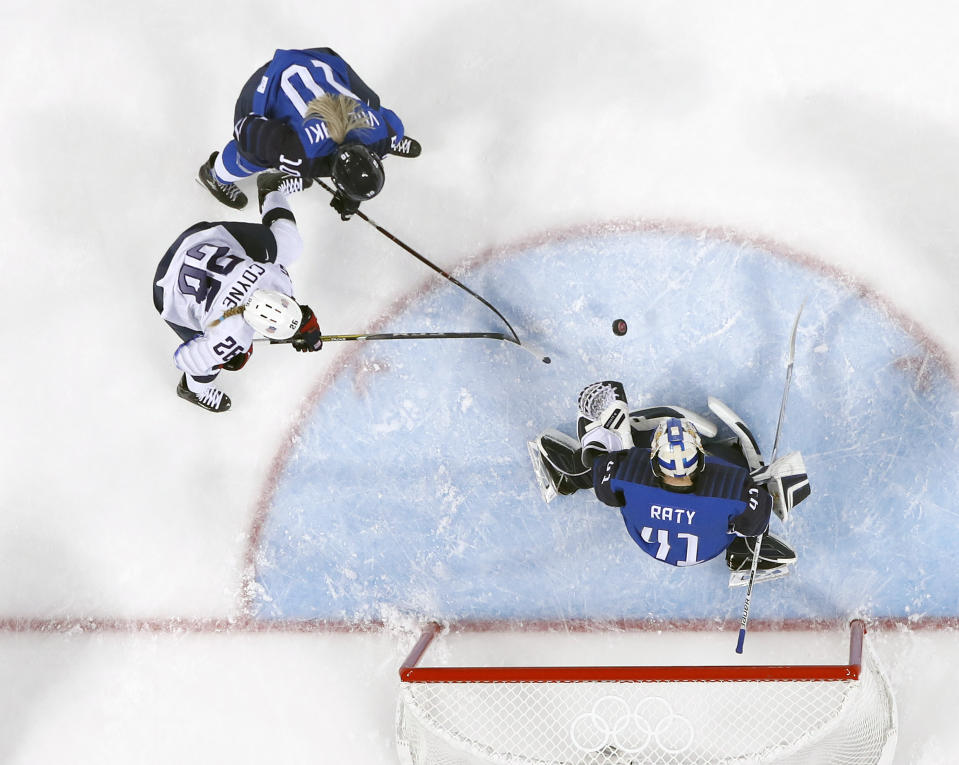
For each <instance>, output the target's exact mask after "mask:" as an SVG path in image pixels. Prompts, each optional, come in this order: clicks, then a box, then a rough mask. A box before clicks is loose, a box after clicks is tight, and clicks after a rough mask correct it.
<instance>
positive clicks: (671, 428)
mask: <svg viewBox="0 0 959 765" xmlns="http://www.w3.org/2000/svg"><path fill="white" fill-rule="evenodd" d="M650 449H651V451H650V454H649V459H650V462H651V463H652V467H653V473H655V474H656V475H657V476H659V477H660V478H662V477H663V476H668V477H670V478H692V477H693V476H694V475H695V474H696V473H697V472H698V471H700V470H702V468H703V465H704V464H705V459H706V452H705V451H703V442H702V440H701V439H700V438H699V433H698V432H697V431H696V426H695V425H693V423H691V422H690V421H689V420H685V419H680V418H679V417H669V418H667V419H666V420H664V421H663V422H661V423H660V424H659V427H657V428H656V432H655V433H653V440H652V443H651V446H650Z"/></svg>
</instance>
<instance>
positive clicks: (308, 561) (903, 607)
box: [256, 232, 959, 621]
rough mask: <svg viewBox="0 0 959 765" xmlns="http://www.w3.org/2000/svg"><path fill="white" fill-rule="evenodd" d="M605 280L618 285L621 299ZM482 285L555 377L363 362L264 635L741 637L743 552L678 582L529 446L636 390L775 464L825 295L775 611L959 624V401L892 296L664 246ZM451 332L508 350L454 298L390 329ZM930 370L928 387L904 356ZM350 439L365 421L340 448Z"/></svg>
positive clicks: (275, 563)
mask: <svg viewBox="0 0 959 765" xmlns="http://www.w3.org/2000/svg"><path fill="white" fill-rule="evenodd" d="M691 258H694V259H695V262H696V267H695V271H693V272H691V271H690V270H689V262H690V259H691ZM600 273H601V274H602V275H603V277H602V284H603V285H620V287H618V288H616V289H610V288H603V287H601V286H597V279H596V278H595V277H596V274H600ZM546 274H548V279H546V278H544V275H546ZM464 278H466V277H464ZM467 283H471V284H482V285H483V287H482V289H483V292H484V294H485V295H486V296H487V297H488V298H489V299H490V300H491V301H492V302H493V303H494V304H496V305H498V306H508V307H509V310H508V311H507V315H508V317H509V319H510V322H511V323H512V324H513V325H514V326H515V327H516V328H517V331H518V332H519V334H520V336H521V338H522V337H525V336H528V337H529V340H530V341H531V342H533V343H535V344H536V345H538V346H541V347H543V348H544V349H545V350H546V352H547V353H548V354H549V355H550V356H552V359H553V363H552V364H551V365H548V366H547V365H544V364H542V363H540V362H539V361H538V360H537V359H535V358H533V357H532V356H530V355H528V354H522V353H517V352H516V349H515V348H507V347H505V346H506V344H505V343H494V342H490V341H487V340H483V341H477V340H448V341H447V340H443V341H421V342H404V343H399V342H398V343H369V344H367V345H365V346H364V347H363V349H362V351H361V356H360V362H359V363H360V364H361V365H363V367H364V369H365V370H366V376H365V388H364V390H363V392H362V395H360V394H359V393H358V392H357V391H356V390H355V389H354V386H353V385H352V380H351V379H350V376H349V374H346V373H342V374H340V375H339V377H338V378H337V379H336V380H335V382H334V383H333V384H332V386H331V387H330V388H329V389H328V390H327V391H326V393H325V394H324V395H323V397H322V399H321V400H320V401H318V402H317V403H316V405H315V406H314V409H313V411H312V412H311V413H310V415H309V418H308V422H307V424H306V426H305V427H304V428H303V433H302V437H301V438H300V440H299V441H298V443H297V445H296V449H295V451H294V452H293V453H292V454H291V456H290V459H289V461H288V463H287V466H286V468H285V469H284V471H283V473H282V475H281V478H280V481H279V484H278V487H277V490H276V492H275V495H274V497H273V502H272V506H271V508H270V511H269V516H268V518H267V521H266V524H265V527H264V529H263V533H262V536H261V546H260V549H259V550H258V551H257V560H258V565H257V581H258V584H259V585H260V588H261V589H260V588H258V589H259V590H260V592H261V594H260V596H259V599H258V602H257V605H256V607H257V611H258V615H259V617H260V618H264V619H291V618H320V619H332V620H346V621H362V620H369V619H379V618H382V617H383V616H384V614H395V613H408V614H412V615H416V616H420V617H422V618H440V619H550V620H564V619H582V618H586V619H594V618H595V619H615V618H626V619H630V618H650V619H666V620H669V619H672V620H676V619H713V618H715V619H727V618H737V616H738V614H741V610H742V590H741V589H730V588H728V587H727V584H726V580H727V578H728V570H727V569H726V567H725V564H724V562H723V561H722V559H721V558H718V559H714V560H713V561H709V562H707V563H705V564H702V565H700V566H696V567H693V568H689V569H684V570H676V569H673V568H671V567H667V566H664V565H662V564H660V563H658V562H656V561H654V560H652V559H650V558H648V557H647V556H645V555H644V554H643V553H642V552H641V551H640V550H639V548H637V547H636V546H635V545H634V544H633V543H632V541H631V540H630V539H629V536H628V535H627V533H626V529H625V527H624V525H623V523H622V520H621V518H620V516H619V513H618V512H610V511H611V508H608V507H606V506H604V505H601V504H600V503H599V502H598V501H597V500H596V499H595V498H594V497H593V496H592V495H591V493H587V492H580V493H578V494H576V495H573V496H568V497H559V498H557V499H556V500H554V501H553V502H552V503H551V504H550V505H548V506H547V505H545V504H544V503H543V501H542V499H541V498H540V496H539V492H538V489H537V487H536V484H535V481H534V478H533V473H532V470H531V467H530V464H529V458H528V455H527V453H526V442H527V441H528V440H530V439H532V438H534V437H535V436H537V435H538V434H539V433H540V432H542V431H543V430H545V429H546V428H549V427H559V428H560V429H563V430H565V431H566V432H567V433H570V434H573V430H572V424H571V423H572V421H573V419H574V417H575V406H576V396H577V394H578V392H579V391H580V390H581V389H582V388H583V387H584V386H585V385H587V384H588V383H590V382H594V381H596V380H613V379H615V380H621V381H622V382H623V383H624V384H625V387H626V393H627V395H628V397H629V401H630V405H631V407H632V408H639V407H643V406H652V405H657V404H678V405H681V406H685V407H687V408H689V409H693V410H695V411H697V412H700V413H702V414H704V415H707V416H709V412H708V409H707V408H706V398H707V396H709V395H713V396H717V397H719V398H720V399H722V400H723V401H725V402H726V403H727V404H729V405H730V406H731V407H732V408H733V409H734V410H736V411H737V413H739V414H740V415H741V416H742V417H743V418H744V419H745V421H746V423H747V424H748V425H749V426H750V428H751V430H752V431H753V433H754V435H755V436H756V437H757V439H758V440H759V444H760V447H764V448H766V449H770V448H771V447H772V444H771V441H772V436H773V432H774V430H775V427H776V418H777V415H778V410H779V404H780V398H781V396H782V389H783V382H784V375H785V358H786V353H787V342H788V335H789V332H790V329H791V326H792V321H793V319H794V317H795V312H796V310H797V308H798V305H799V302H800V301H801V299H802V298H803V297H807V296H808V297H807V300H806V306H805V309H804V311H803V315H802V320H801V322H800V326H799V333H798V338H797V343H796V361H795V367H794V373H793V381H792V388H791V391H790V395H789V401H788V408H787V412H786V419H785V424H784V426H783V434H782V439H781V444H780V453H786V452H787V451H793V450H799V451H801V452H802V453H803V454H804V456H805V459H806V466H807V469H808V472H809V477H810V484H811V487H812V494H811V496H810V497H809V499H807V500H806V501H805V502H804V503H803V504H801V505H800V506H798V507H797V508H796V511H795V513H794V515H793V517H792V518H791V519H790V521H789V523H787V524H785V525H782V524H779V525H778V526H777V524H778V521H775V522H774V525H773V529H772V530H773V533H775V534H777V536H782V537H783V538H784V539H786V540H787V541H788V542H789V544H790V545H791V546H792V547H794V548H795V549H796V551H797V553H798V557H799V559H798V562H797V564H796V565H795V567H794V569H793V571H792V572H791V573H790V575H789V576H787V577H785V578H783V579H781V580H777V581H775V582H770V583H768V584H763V585H762V590H761V593H762V594H761V597H760V598H758V599H757V602H756V605H755V613H754V614H753V616H755V617H756V618H762V619H842V618H845V617H847V616H850V615H857V616H870V615H872V616H881V617H897V616H903V617H911V618H916V617H952V616H955V615H956V614H957V613H959V594H957V593H959V587H957V586H956V584H957V576H956V574H955V566H954V563H953V558H952V554H951V550H953V549H955V548H956V546H957V544H959V524H956V522H955V521H956V517H955V516H956V514H957V513H956V510H955V509H954V501H953V498H954V497H956V496H959V486H957V482H959V475H957V471H950V470H943V469H942V466H943V465H955V464H957V462H959V433H957V430H956V427H957V423H956V416H955V413H956V412H957V411H959V401H957V392H956V388H955V385H954V383H953V381H952V380H951V379H950V377H949V374H948V370H946V369H945V368H943V367H942V365H941V364H939V362H937V361H936V360H935V359H934V358H932V357H929V358H928V359H926V358H925V357H927V356H929V354H928V352H927V350H926V349H925V347H924V345H923V344H922V343H921V342H920V341H919V340H918V339H917V338H915V337H913V336H911V335H910V334H909V333H908V332H906V331H905V330H904V329H903V328H901V327H900V326H898V325H897V324H896V323H894V322H893V321H892V320H891V319H890V317H889V316H888V315H886V313H885V312H884V311H882V310H880V309H879V308H877V307H876V305H875V304H874V303H873V302H870V301H868V300H865V299H863V298H862V297H861V295H859V293H858V292H856V291H855V290H853V289H851V288H849V287H848V286H845V285H844V284H842V283H841V282H839V281H837V280H835V279H833V278H830V277H829V276H828V275H826V274H824V273H820V272H817V271H813V270H810V269H808V268H806V267H804V266H802V265H799V264H797V263H795V262H792V261H789V260H787V259H785V258H782V257H778V256H776V255H775V254H773V253H770V252H767V251H765V250H762V249H760V248H758V247H752V246H748V245H743V244H742V243H737V242H730V241H713V240H709V239H707V240H705V241H704V240H703V239H701V238H696V237H687V236H677V235H675V234H669V235H665V234H658V233H647V232H644V233H619V234H612V235H606V236H595V237H592V238H588V239H578V240H577V239H569V240H565V241H562V242H558V243H554V244H546V245H540V246H537V247H532V248H530V249H528V250H525V251H522V252H518V253H516V254H515V255H514V256H513V257H512V258H510V259H508V260H500V261H497V262H496V263H492V264H486V265H482V266H478V267H477V268H476V269H474V271H472V272H470V273H469V274H468V279H467ZM790 296H796V298H795V300H791V299H790ZM615 318H622V319H625V320H626V322H627V324H628V325H629V328H630V329H629V332H628V333H627V334H626V335H622V336H617V335H615V334H614V333H613V332H612V331H611V324H612V320H613V319H615ZM440 324H442V328H443V329H444V330H449V331H452V330H463V331H474V330H476V331H500V330H501V327H500V326H498V324H497V320H496V317H495V316H494V315H492V313H491V312H489V311H488V310H486V309H485V308H484V307H483V306H482V305H481V304H480V303H479V302H478V301H476V300H474V299H472V298H471V297H470V296H468V295H466V294H465V293H464V292H462V291H461V290H456V289H454V288H452V287H450V286H449V285H447V284H443V285H438V287H437V288H436V289H434V290H433V291H431V292H429V293H427V294H425V295H422V296H421V297H420V298H419V299H418V300H416V301H414V302H412V303H410V304H409V305H407V306H406V308H405V309H404V310H403V312H402V313H400V314H398V315H396V316H394V317H393V318H392V319H391V320H390V321H389V325H388V326H386V327H384V328H383V331H384V332H402V331H414V330H423V329H426V330H430V329H432V328H434V326H439V325H440ZM457 325H461V326H457ZM915 358H919V359H923V360H924V361H923V365H922V366H923V368H922V374H921V375H918V374H914V373H912V372H910V369H912V368H914V366H915V365H911V364H910V363H905V362H904V361H903V360H906V361H908V360H910V359H915ZM343 422H352V423H361V426H359V427H356V428H352V429H351V433H350V437H349V438H344V439H337V441H336V443H331V442H330V440H329V439H330V436H329V434H330V433H333V432H336V430H337V427H338V424H339V423H343ZM930 436H932V437H930Z"/></svg>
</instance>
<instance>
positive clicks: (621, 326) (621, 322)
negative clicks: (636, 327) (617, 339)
mask: <svg viewBox="0 0 959 765" xmlns="http://www.w3.org/2000/svg"><path fill="white" fill-rule="evenodd" d="M627 329H628V328H627V326H626V320H625V319H616V321H614V322H613V334H614V335H625V334H626V330H627Z"/></svg>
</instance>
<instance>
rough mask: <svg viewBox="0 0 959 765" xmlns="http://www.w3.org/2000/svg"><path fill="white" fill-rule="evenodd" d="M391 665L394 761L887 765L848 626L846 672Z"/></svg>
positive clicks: (874, 674) (888, 755)
mask: <svg viewBox="0 0 959 765" xmlns="http://www.w3.org/2000/svg"><path fill="white" fill-rule="evenodd" d="M441 632H442V629H441V627H440V626H439V625H437V624H431V625H429V626H428V627H427V628H426V630H425V631H424V632H423V633H422V635H421V637H420V639H419V642H418V643H417V644H416V645H415V646H414V648H413V650H412V651H411V653H410V654H409V656H408V657H407V659H406V661H405V662H404V664H403V666H402V667H401V668H400V679H401V681H402V682H401V691H400V699H399V703H398V706H397V718H396V737H397V749H398V752H399V755H400V761H401V762H403V763H404V764H405V765H410V764H412V765H426V764H427V763H428V764H429V765H478V764H479V763H484V764H486V763H503V764H507V763H508V764H512V763H516V764H520V763H521V764H522V765H534V764H535V765H626V764H627V763H670V764H671V765H679V764H681V763H702V764H706V763H708V764H709V765H715V764H718V763H765V762H781V763H797V764H798V763H803V764H804V765H805V764H807V763H850V764H852V763H889V762H891V761H892V755H893V752H894V750H895V742H896V708H895V702H894V700H893V696H892V693H891V691H890V688H889V685H888V682H887V680H886V678H885V676H884V675H883V673H882V671H881V670H880V669H879V667H878V665H877V664H876V661H875V658H874V657H873V655H872V652H871V651H870V650H869V649H868V647H866V646H864V641H863V638H864V634H865V627H864V624H863V622H862V621H859V620H856V621H853V622H852V623H851V624H850V640H849V661H848V663H847V664H802V665H754V666H744V665H736V666H592V667H584V666H565V667H560V666H554V667H543V666H533V667H529V666H527V667H502V666H500V667H480V666H475V667H469V666H433V667H427V666H419V664H420V662H421V660H422V659H423V656H424V653H425V652H426V650H427V648H428V647H429V645H430V643H431V642H432V641H433V640H434V638H435V637H436V636H437V635H438V634H440V633H441Z"/></svg>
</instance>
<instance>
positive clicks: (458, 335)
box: [253, 332, 552, 364]
mask: <svg viewBox="0 0 959 765" xmlns="http://www.w3.org/2000/svg"><path fill="white" fill-rule="evenodd" d="M471 338H480V339H486V340H502V341H503V342H507V343H512V344H513V345H515V346H517V347H519V348H522V349H523V350H524V351H526V352H527V353H531V354H532V355H533V356H534V357H535V358H537V359H540V361H542V362H543V363H544V364H549V363H550V362H551V361H552V359H550V357H549V356H543V357H542V358H540V357H539V356H537V355H536V354H535V353H533V351H531V350H530V349H529V347H527V346H525V345H523V344H522V343H517V342H516V341H514V340H513V339H512V338H511V337H508V336H507V335H504V334H503V333H502V332H396V333H392V332H380V333H369V334H354V335H320V339H321V340H322V341H323V342H324V343H326V342H339V341H350V340H468V339H471ZM253 342H254V343H269V344H270V345H284V344H289V343H292V342H293V338H292V337H291V338H288V339H286V340H271V339H270V338H268V337H255V338H253Z"/></svg>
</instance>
